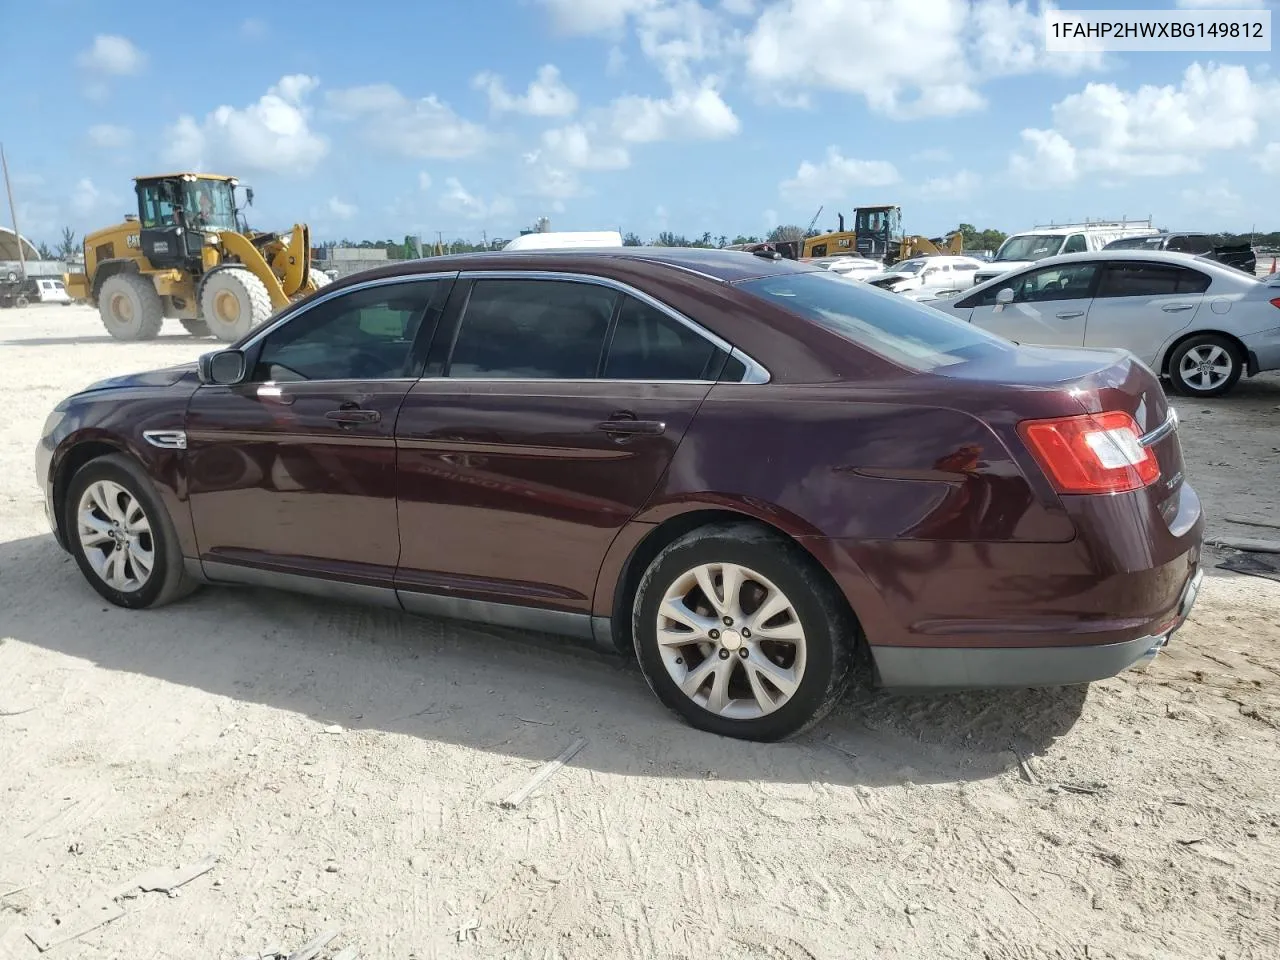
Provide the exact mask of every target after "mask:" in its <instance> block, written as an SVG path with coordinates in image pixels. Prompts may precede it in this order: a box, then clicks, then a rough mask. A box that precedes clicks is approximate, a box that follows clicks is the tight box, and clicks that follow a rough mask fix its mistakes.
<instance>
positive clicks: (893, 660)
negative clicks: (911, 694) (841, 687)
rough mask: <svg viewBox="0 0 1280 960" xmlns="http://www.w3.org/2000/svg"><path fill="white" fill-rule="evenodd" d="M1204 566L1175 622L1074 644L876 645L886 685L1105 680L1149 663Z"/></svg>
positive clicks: (1173, 628) (964, 686)
mask: <svg viewBox="0 0 1280 960" xmlns="http://www.w3.org/2000/svg"><path fill="white" fill-rule="evenodd" d="M1203 579H1204V571H1203V570H1199V569H1196V570H1195V571H1194V572H1193V573H1192V575H1191V577H1190V578H1189V579H1188V581H1187V584H1186V586H1185V587H1184V588H1183V591H1182V594H1181V597H1180V598H1179V601H1178V607H1177V611H1176V614H1175V617H1174V620H1173V622H1172V623H1171V624H1170V625H1169V626H1168V627H1167V628H1165V629H1162V630H1161V631H1160V632H1159V633H1157V634H1146V635H1144V636H1140V637H1135V638H1134V639H1132V640H1126V641H1123V642H1121V643H1103V644H1092V645H1088V646H1070V647H996V648H990V647H988V648H975V647H874V646H873V647H872V648H871V652H872V657H873V659H874V660H875V666H876V673H877V674H878V678H879V681H880V685H881V686H883V687H890V688H894V689H932V690H972V689H989V688H997V687H1057V686H1069V685H1073V684H1081V683H1092V682H1093V681H1095V680H1104V679H1106V678H1107V677H1113V676H1115V675H1116V674H1118V673H1120V672H1122V671H1124V670H1126V669H1128V668H1130V667H1133V666H1145V665H1146V664H1148V663H1150V662H1151V661H1152V660H1154V659H1155V658H1156V656H1157V655H1159V653H1160V651H1161V650H1163V649H1164V648H1165V646H1167V645H1168V643H1169V639H1170V637H1172V636H1173V634H1174V633H1176V632H1177V630H1178V628H1179V627H1181V626H1182V624H1183V623H1184V622H1185V621H1186V619H1187V616H1188V614H1190V612H1191V608H1192V606H1193V605H1194V604H1195V601H1196V597H1197V595H1198V594H1199V592H1200V584H1201V582H1202V581H1203Z"/></svg>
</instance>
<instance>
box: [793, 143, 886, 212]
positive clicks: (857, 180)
mask: <svg viewBox="0 0 1280 960" xmlns="http://www.w3.org/2000/svg"><path fill="white" fill-rule="evenodd" d="M899 179H900V177H899V176H898V171H897V169H896V168H895V167H894V165H893V164H892V163H889V162H888V161H886V160H854V159H851V158H848V157H845V156H842V155H841V153H840V151H839V150H838V149H837V148H835V147H828V148H827V155H826V158H825V159H824V160H822V161H821V162H820V163H811V162H810V161H808V160H804V161H802V162H801V164H800V167H799V169H797V170H796V175H795V176H794V177H792V178H791V179H790V180H784V181H782V183H781V184H779V185H778V190H779V192H780V193H781V194H782V195H783V196H784V197H787V198H789V199H794V200H806V199H821V198H823V197H830V198H832V199H835V198H839V197H844V196H846V195H847V194H848V193H849V191H850V190H851V189H853V188H855V187H883V186H888V185H889V184H891V183H897V182H898V181H899Z"/></svg>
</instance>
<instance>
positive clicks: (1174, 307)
mask: <svg viewBox="0 0 1280 960" xmlns="http://www.w3.org/2000/svg"><path fill="white" fill-rule="evenodd" d="M1194 306H1195V304H1194V303H1166V304H1165V305H1164V306H1163V307H1161V308H1160V309H1161V310H1163V311H1164V312H1165V313H1180V312H1181V311H1183V310H1190V309H1192V308H1193V307H1194Z"/></svg>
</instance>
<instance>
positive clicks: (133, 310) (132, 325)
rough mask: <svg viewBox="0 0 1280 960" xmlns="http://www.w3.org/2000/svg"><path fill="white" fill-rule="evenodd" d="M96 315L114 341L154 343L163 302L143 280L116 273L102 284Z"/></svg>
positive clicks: (158, 329) (152, 286)
mask: <svg viewBox="0 0 1280 960" xmlns="http://www.w3.org/2000/svg"><path fill="white" fill-rule="evenodd" d="M98 315H99V316H101V317H102V324H103V326H105V327H106V328H107V332H108V333H109V334H111V335H112V336H113V337H115V338H116V339H117V340H154V339H155V338H156V337H158V336H159V335H160V327H161V326H162V325H163V324H164V303H163V302H162V301H161V299H160V294H158V293H156V288H155V285H154V284H153V283H152V282H151V281H150V280H148V279H147V278H146V277H144V276H141V275H139V274H136V273H117V274H116V275H115V276H111V277H107V279H106V280H104V281H103V282H102V288H101V289H100V290H99V291H98Z"/></svg>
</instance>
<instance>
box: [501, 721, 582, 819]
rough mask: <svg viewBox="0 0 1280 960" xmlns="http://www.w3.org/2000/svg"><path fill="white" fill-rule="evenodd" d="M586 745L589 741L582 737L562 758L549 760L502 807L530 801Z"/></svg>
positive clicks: (504, 801) (574, 742)
mask: <svg viewBox="0 0 1280 960" xmlns="http://www.w3.org/2000/svg"><path fill="white" fill-rule="evenodd" d="M586 745H587V741H586V740H584V739H582V738H581V737H579V738H578V739H577V740H575V741H573V743H571V744H569V746H567V747H566V748H565V750H564V752H563V753H562V754H560V756H558V757H556V758H555V759H554V760H548V761H547V762H546V763H544V764H543V765H542V766H541V767H540V768H539V769H538V772H537V773H535V774H534V775H533V776H532V777H530V778H529V782H528V783H526V784H525V785H524V786H523V787H521V788H520V789H519V790H517V791H516V792H515V793H513V794H511V795H510V796H508V797H506V798H505V799H504V800H503V801H502V806H504V807H507V808H512V807H518V806H520V804H522V803H523V802H524V801H525V800H526V799H528V797H529V794H531V793H533V791H534V790H537V789H538V787H540V786H542V784H544V783H546V782H547V781H548V780H550V779H551V778H552V777H553V776H555V773H556V771H557V770H559V769H560V768H561V767H563V766H564V765H565V764H566V763H568V762H569V761H570V760H572V759H573V756H574V754H576V753H577V752H578V751H579V750H581V749H582V748H583V747H585V746H586Z"/></svg>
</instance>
